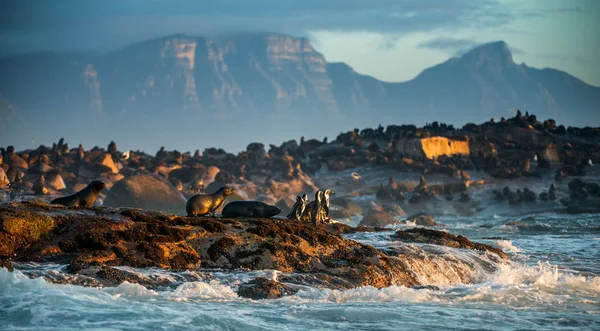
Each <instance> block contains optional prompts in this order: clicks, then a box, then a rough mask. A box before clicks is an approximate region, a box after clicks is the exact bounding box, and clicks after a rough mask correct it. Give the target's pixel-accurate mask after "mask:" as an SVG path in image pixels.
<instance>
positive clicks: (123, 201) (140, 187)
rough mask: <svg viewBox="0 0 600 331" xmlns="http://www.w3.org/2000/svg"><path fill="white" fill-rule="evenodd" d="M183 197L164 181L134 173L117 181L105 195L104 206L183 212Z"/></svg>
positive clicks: (179, 213)
mask: <svg viewBox="0 0 600 331" xmlns="http://www.w3.org/2000/svg"><path fill="white" fill-rule="evenodd" d="M185 204H186V200H185V198H184V197H183V196H182V195H181V193H179V192H178V191H177V190H176V189H175V188H174V187H173V186H171V185H169V184H168V183H167V182H166V181H164V180H162V179H160V178H158V177H155V176H152V175H135V176H132V177H127V178H124V179H122V180H120V181H119V182H117V183H116V184H115V185H114V186H113V187H112V188H111V190H110V191H109V192H108V195H107V196H106V200H105V201H104V205H105V206H112V207H133V208H142V209H146V210H158V211H165V212H171V213H174V214H178V215H183V214H185Z"/></svg>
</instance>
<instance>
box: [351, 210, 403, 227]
mask: <svg viewBox="0 0 600 331" xmlns="http://www.w3.org/2000/svg"><path fill="white" fill-rule="evenodd" d="M396 223H398V220H396V219H395V218H394V217H392V215H390V214H388V213H386V212H383V211H376V210H372V211H370V212H369V213H368V214H367V216H365V217H364V218H363V219H362V220H361V221H360V223H359V224H358V226H370V227H385V226H388V225H393V224H396Z"/></svg>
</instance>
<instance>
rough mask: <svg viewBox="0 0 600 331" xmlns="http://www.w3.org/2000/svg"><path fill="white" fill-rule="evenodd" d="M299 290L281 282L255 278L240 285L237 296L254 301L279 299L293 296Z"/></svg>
mask: <svg viewBox="0 0 600 331" xmlns="http://www.w3.org/2000/svg"><path fill="white" fill-rule="evenodd" d="M296 292H297V290H294V289H292V288H291V287H289V286H286V285H283V284H281V283H280V282H277V281H274V280H271V279H267V278H264V277H259V278H255V279H253V280H251V281H249V282H247V283H243V284H242V285H240V288H239V290H238V292H237V294H238V295H239V296H241V297H244V298H249V299H253V300H261V299H278V298H281V297H282V296H285V295H293V294H295V293H296Z"/></svg>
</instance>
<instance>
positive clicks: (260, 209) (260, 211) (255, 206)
mask: <svg viewBox="0 0 600 331" xmlns="http://www.w3.org/2000/svg"><path fill="white" fill-rule="evenodd" d="M279 213H281V209H279V208H277V207H275V206H271V205H268V204H266V203H264V202H262V201H232V202H230V203H228V204H227V205H225V207H224V208H223V213H222V214H223V217H272V216H275V215H277V214H279Z"/></svg>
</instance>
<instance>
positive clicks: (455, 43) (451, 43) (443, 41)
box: [417, 37, 480, 53]
mask: <svg viewBox="0 0 600 331" xmlns="http://www.w3.org/2000/svg"><path fill="white" fill-rule="evenodd" d="M479 44H480V43H479V42H477V41H475V40H472V39H458V38H450V37H439V38H435V39H432V40H428V41H424V42H422V43H420V44H419V45H418V46H417V47H418V48H429V49H436V50H441V51H451V52H453V53H455V52H457V51H458V50H461V49H465V48H467V49H471V48H473V47H475V46H477V45H479Z"/></svg>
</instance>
